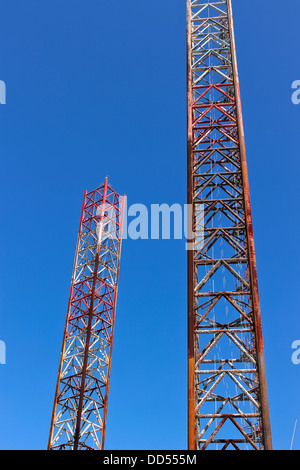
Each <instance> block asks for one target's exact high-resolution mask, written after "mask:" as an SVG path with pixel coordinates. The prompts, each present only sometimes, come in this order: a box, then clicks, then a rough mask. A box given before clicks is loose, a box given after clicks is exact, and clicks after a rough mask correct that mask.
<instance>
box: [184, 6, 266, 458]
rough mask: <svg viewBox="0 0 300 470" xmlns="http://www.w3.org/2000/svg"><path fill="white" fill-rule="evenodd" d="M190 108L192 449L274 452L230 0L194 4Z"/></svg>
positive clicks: (189, 29) (190, 8)
mask: <svg viewBox="0 0 300 470" xmlns="http://www.w3.org/2000/svg"><path fill="white" fill-rule="evenodd" d="M187 107H188V124H187V126H188V204H191V205H192V207H193V211H192V214H193V215H192V217H191V218H190V220H189V226H190V229H191V230H192V231H193V232H194V233H199V230H200V229H201V226H202V231H203V237H202V240H203V241H202V242H201V243H198V242H197V240H196V243H195V244H194V249H192V250H190V251H188V446H189V449H203V450H204V449H226V448H229V449H230V448H234V449H266V450H269V449H271V448H272V440H271V428H270V417H269V405H268V395H267V385H266V372H265V362H264V349H263V339H262V327H261V315H260V305H259V296H258V284H257V272H256V260H255V251H254V240H253V228H252V217H251V208H250V196H249V184H248V175H247V165H246V154H245V141H244V131H243V122H242V111H241V100H240V91H239V80H238V71H237V62H236V50H235V42H234V31H233V20H232V7H231V0H210V1H209V0H206V1H205V0H202V1H199V0H198V1H196V0H194V1H190V0H188V1H187ZM199 227H200V229H199Z"/></svg>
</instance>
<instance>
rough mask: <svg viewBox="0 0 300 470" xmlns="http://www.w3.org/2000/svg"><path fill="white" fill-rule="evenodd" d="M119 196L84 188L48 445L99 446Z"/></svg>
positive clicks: (113, 302)
mask: <svg viewBox="0 0 300 470" xmlns="http://www.w3.org/2000/svg"><path fill="white" fill-rule="evenodd" d="M124 202H125V196H124V197H123V198H122V197H121V196H119V195H118V194H117V193H116V192H115V191H113V189H112V188H111V187H110V186H109V185H108V179H107V178H106V180H105V183H104V185H102V186H101V187H100V188H98V189H96V190H94V191H91V192H89V193H88V192H85V194H84V200H83V206H82V212H81V218H80V226H79V234H78V240H77V246H76V254H75V261H74V268H73V274H72V281H71V289H70V297H69V304H68V309H67V317H66V322H65V329H64V335H63V345H62V352H61V357H60V363H59V371H58V379H57V385H56V391H55V399H54V406H53V413H52V419H51V425H50V433H49V441H48V449H51V450H53V449H60V450H61V449H63V450H65V449H70V450H84V449H103V448H104V439H105V429H106V419H107V418H106V417H107V406H108V390H109V379H110V370H111V358H112V344H113V333H114V323H115V314H116V301H117V289H118V278H119V268H120V254H121V240H122V220H123V216H124Z"/></svg>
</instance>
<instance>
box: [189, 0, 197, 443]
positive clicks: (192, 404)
mask: <svg viewBox="0 0 300 470" xmlns="http://www.w3.org/2000/svg"><path fill="white" fill-rule="evenodd" d="M192 99H193V94H192V70H191V7H190V1H189V0H188V2H187V134H188V135H187V202H188V204H189V205H192V204H193V166H194V165H193V148H192V144H193V114H192ZM191 215H193V212H190V214H189V216H191ZM188 227H189V236H190V237H191V236H192V233H193V230H194V224H193V219H192V218H190V219H189V220H188ZM188 241H189V242H190V241H191V240H188ZM187 269H188V276H187V278H188V364H187V366H188V448H189V449H190V450H194V449H196V439H195V430H196V425H195V412H194V410H195V361H194V327H195V323H194V322H195V311H194V250H191V249H190V250H188V268H187Z"/></svg>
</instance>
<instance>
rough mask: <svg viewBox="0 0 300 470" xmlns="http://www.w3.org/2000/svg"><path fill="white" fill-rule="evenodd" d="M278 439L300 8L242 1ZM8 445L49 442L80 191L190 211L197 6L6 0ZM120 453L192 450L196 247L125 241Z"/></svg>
mask: <svg viewBox="0 0 300 470" xmlns="http://www.w3.org/2000/svg"><path fill="white" fill-rule="evenodd" d="M233 7H234V20H235V31H236V42H237V53H238V65H239V71H240V82H241V92H242V104H243V111H244V124H245V132H246V145H247V156H248V168H249V178H250V188H251V199H252V209H253V218H254V230H255V243H256V252H257V264H258V275H259V287H260V297H261V310H262V321H263V332H264V341H265V355H266V366H267V378H268V389H269V400H270V411H271V423H272V433H273V441H274V447H275V448H277V449H288V448H289V447H290V443H291V438H292V433H293V427H294V424H295V420H296V419H298V421H300V409H299V386H300V381H299V375H300V365H299V366H296V365H294V364H293V363H292V361H291V355H292V349H291V344H292V342H293V341H294V340H296V339H300V321H299V295H298V294H299V247H298V240H299V228H300V224H299V217H298V214H299V191H300V189H299V177H298V175H299V170H300V166H299V127H300V105H299V106H295V105H293V104H292V102H291V93H292V91H291V84H292V82H293V81H294V80H300V56H299V50H298V44H299V34H300V33H299V15H300V4H299V1H298V0H291V1H290V2H289V6H288V8H282V2H280V1H279V0H264V1H261V0H243V1H241V0H233ZM0 44H1V52H0V79H1V80H4V81H5V83H6V86H7V104H6V105H1V106H0V134H1V139H0V154H1V186H0V187H1V221H2V224H1V225H2V230H1V234H0V246H1V248H0V250H1V273H0V276H1V277H0V296H1V299H0V309H1V314H0V340H3V341H5V343H6V348H7V364H6V365H0V384H1V385H0V423H1V424H0V448H1V449H45V448H46V446H47V439H48V432H49V425H50V418H51V412H52V405H53V397H54V387H55V382H56V375H57V367H58V360H59V353H60V348H61V341H62V333H63V326H64V321H65V312H66V307H67V298H68V292H69V284H70V277H71V271H72V264H73V257H74V250H75V243H76V236H77V229H78V223H79V216H80V208H81V203H82V196H83V191H84V190H85V189H88V190H92V189H94V188H96V187H97V186H98V185H100V184H101V183H102V182H103V181H104V178H105V176H106V175H109V179H110V183H111V184H112V185H113V186H114V188H115V189H116V190H117V191H119V192H121V193H126V194H127V196H128V203H129V204H132V203H137V202H138V203H143V204H146V205H150V204H152V203H163V202H165V203H169V204H172V203H181V204H184V203H185V197H186V177H185V174H186V109H185V84H186V79H185V0H152V1H151V2H146V1H143V0H126V1H124V0H114V1H113V2H107V1H101V0H100V1H99V0H89V1H88V2H86V1H85V0H63V1H61V0H51V1H50V0H44V1H42V2H41V1H40V0H27V1H26V2H24V1H23V0H3V1H2V2H1V16H0ZM298 426H299V427H298V428H297V429H296V434H295V439H294V449H300V422H299V423H298ZM106 448H107V449H118V448H119V449H185V448H186V252H185V250H184V242H183V241H178V240H177V241H162V240H161V241H159V240H157V241H153V240H152V241H151V240H149V241H147V240H146V241H131V240H126V241H124V244H123V251H122V261H121V273H120V288H119V297H118V309H117V320H116V330H115V341H114V351H113V367H112V376H111V393H110V401H109V415H108V426H107V441H106Z"/></svg>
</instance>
